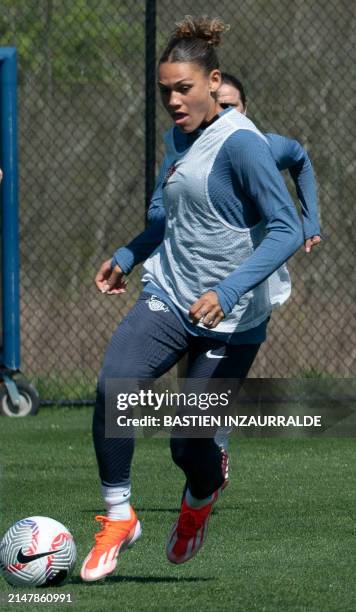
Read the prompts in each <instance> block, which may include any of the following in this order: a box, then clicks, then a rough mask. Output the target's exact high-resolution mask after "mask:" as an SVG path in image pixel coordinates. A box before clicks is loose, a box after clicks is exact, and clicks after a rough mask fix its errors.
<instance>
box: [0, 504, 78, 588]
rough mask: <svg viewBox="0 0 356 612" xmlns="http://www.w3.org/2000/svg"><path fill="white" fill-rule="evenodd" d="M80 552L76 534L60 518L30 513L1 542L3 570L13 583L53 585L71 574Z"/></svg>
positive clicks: (0, 562)
mask: <svg viewBox="0 0 356 612" xmlns="http://www.w3.org/2000/svg"><path fill="white" fill-rule="evenodd" d="M76 556H77V551H76V547H75V543H74V540H73V536H72V535H71V534H70V533H69V531H68V529H66V528H65V527H64V525H62V524H61V523H58V521H55V520H53V519H51V518H48V517H46V516H30V517H29V518H25V519H22V520H21V521H18V522H17V523H15V524H14V525H12V527H10V529H9V530H8V531H7V532H6V533H5V535H4V537H3V539H2V540H1V542H0V571H1V573H2V575H3V576H4V578H5V580H7V582H9V583H10V584H15V585H26V586H51V585H58V584H61V583H62V582H64V581H65V580H66V578H67V577H68V576H69V575H70V573H71V571H72V569H73V567H74V564H75V560H76Z"/></svg>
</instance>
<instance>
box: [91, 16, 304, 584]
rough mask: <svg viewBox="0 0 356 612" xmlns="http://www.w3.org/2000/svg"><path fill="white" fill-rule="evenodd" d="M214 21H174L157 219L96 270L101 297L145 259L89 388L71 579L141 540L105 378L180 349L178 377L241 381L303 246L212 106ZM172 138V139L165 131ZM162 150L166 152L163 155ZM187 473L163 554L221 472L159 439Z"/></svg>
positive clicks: (202, 445) (200, 527)
mask: <svg viewBox="0 0 356 612" xmlns="http://www.w3.org/2000/svg"><path fill="white" fill-rule="evenodd" d="M225 29H226V26H225V25H224V24H223V23H222V22H221V21H220V20H218V19H212V20H209V19H206V18H203V19H199V20H192V19H190V18H186V19H185V20H184V21H183V22H182V23H181V24H179V25H178V26H177V28H176V30H175V32H174V33H173V35H172V37H171V39H170V40H169V42H168V45H167V47H166V49H165V50H164V52H163V54H162V56H161V59H160V61H159V67H158V79H159V83H158V84H159V88H160V92H161V97H162V101H163V104H164V107H165V109H166V110H167V112H168V113H169V115H170V117H171V118H172V121H173V124H174V127H173V129H172V131H171V135H173V133H174V135H175V136H176V135H177V134H179V138H177V139H175V151H178V156H177V154H176V153H175V152H174V155H173V152H172V151H171V149H170V144H171V140H170V138H168V140H166V143H167V150H166V159H167V157H168V159H169V158H170V159H171V160H172V162H171V164H170V165H169V167H168V170H167V172H166V174H165V178H164V181H163V198H164V204H165V207H166V211H167V212H166V219H164V218H162V219H160V220H157V222H156V223H154V224H152V225H151V226H150V227H148V228H147V229H146V230H145V231H144V232H143V233H142V234H140V236H138V237H137V238H136V239H134V240H133V241H132V242H130V243H129V244H128V245H126V246H125V247H122V248H120V249H118V250H117V251H116V253H115V254H114V256H113V258H112V259H110V260H107V261H106V262H104V263H103V265H102V266H101V268H100V270H99V272H98V274H97V276H96V284H97V287H98V289H99V290H100V291H102V292H104V293H111V294H113V293H120V292H122V291H124V290H125V281H124V275H126V274H129V273H130V272H131V270H132V269H133V267H134V266H135V265H137V264H139V263H141V262H145V263H144V269H143V278H142V281H143V284H144V291H143V293H142V294H141V296H140V297H139V299H138V301H137V302H136V304H135V306H134V307H133V308H132V309H131V311H130V312H129V314H128V315H127V316H126V317H125V318H124V319H123V321H122V322H121V323H120V325H119V326H118V328H117V329H116V331H115V332H114V335H113V337H112V339H111V341H110V343H109V346H108V348H107V351H106V354H105V357H104V363H103V367H102V370H101V372H100V375H99V379H98V385H97V398H96V406H95V411H94V421H93V435H94V445H95V450H96V456H97V460H98V465H99V474H100V479H101V483H102V493H103V497H104V500H105V503H106V506H107V514H106V516H99V517H96V518H97V519H98V520H99V521H100V522H101V523H102V531H101V532H100V533H99V534H97V535H96V542H95V545H94V547H93V548H92V550H91V551H90V552H89V554H88V556H87V557H86V559H85V561H84V563H83V566H82V570H81V576H82V578H83V580H86V581H93V580H97V579H99V578H102V577H104V576H105V575H107V574H109V573H111V572H112V571H113V570H114V569H115V567H116V563H117V557H118V554H119V552H120V550H123V549H124V548H126V547H128V546H131V545H132V544H133V543H134V542H135V540H137V538H138V537H139V536H140V533H141V528H140V523H139V521H138V518H137V516H136V514H135V512H134V510H133V508H132V506H131V505H130V495H131V488H130V465H131V460H132V455H133V451H134V440H133V438H106V437H105V381H106V380H107V379H110V378H116V379H120V378H134V379H136V378H138V379H144V378H157V377H159V376H161V375H162V374H164V373H165V372H167V371H168V370H169V369H170V368H171V367H172V366H173V365H174V364H175V363H177V362H178V360H179V359H180V358H181V357H182V356H183V355H184V354H188V373H187V376H188V378H202V377H205V378H207V379H210V378H232V377H234V378H245V377H246V376H247V373H248V371H249V369H250V367H251V365H252V363H253V361H254V358H255V356H256V354H257V352H258V349H259V346H260V344H261V342H263V341H264V340H265V338H266V328H267V322H268V319H269V316H270V313H271V310H272V309H273V308H274V307H275V306H278V305H279V304H282V303H283V302H285V301H286V299H287V298H288V297H289V295H290V290H291V289H290V279H289V275H288V271H287V269H286V267H285V265H284V262H285V261H286V260H287V259H288V258H289V257H290V256H291V255H292V254H293V253H294V252H295V251H296V250H297V249H298V248H299V247H300V246H301V244H302V243H303V232H302V227H301V224H300V221H299V218H298V215H297V213H296V211H295V208H294V205H293V202H292V200H291V198H290V196H289V194H288V191H287V189H286V187H285V184H284V181H283V179H282V177H281V175H280V173H279V171H278V169H277V167H276V164H275V161H274V159H273V157H272V155H271V151H270V147H269V145H268V143H267V141H266V138H265V137H264V136H263V134H261V132H259V130H258V129H257V128H256V127H255V125H254V124H253V123H252V122H251V121H250V120H249V119H247V118H246V117H245V116H244V115H243V114H241V113H237V112H236V111H235V110H234V109H231V108H228V109H222V107H221V106H220V105H219V103H218V100H217V91H218V89H219V87H220V85H221V73H220V71H219V62H218V58H217V55H216V52H215V48H214V47H215V46H216V45H218V44H219V42H220V37H221V34H222V33H223V32H224V31H225ZM172 137H173V136H172ZM170 156H171V157H170ZM171 452H172V458H173V461H174V462H175V463H176V464H177V465H178V466H179V467H180V468H181V469H182V471H183V472H184V476H185V479H186V482H187V487H186V491H185V494H184V497H183V501H182V504H181V509H180V513H179V516H178V518H177V520H176V522H175V523H174V525H173V527H172V530H171V533H170V535H169V538H168V541H167V547H166V550H167V557H168V559H169V561H171V562H172V563H184V562H186V561H188V560H189V559H191V558H192V557H193V556H194V555H195V554H196V553H197V551H198V550H199V549H200V548H201V546H202V544H203V542H204V538H205V535H206V530H207V525H208V520H209V516H210V514H211V511H212V508H213V506H214V504H215V502H216V500H217V498H218V496H219V493H220V491H221V488H222V485H223V484H224V476H223V473H222V470H221V455H220V449H219V447H218V446H217V444H216V443H215V441H214V438H213V437H211V438H198V437H197V438H181V437H174V436H172V438H171Z"/></svg>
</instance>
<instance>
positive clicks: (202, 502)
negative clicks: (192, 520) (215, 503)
mask: <svg viewBox="0 0 356 612" xmlns="http://www.w3.org/2000/svg"><path fill="white" fill-rule="evenodd" d="M212 500H213V496H212V495H209V497H206V498H205V499H198V498H197V497H193V495H192V494H191V492H190V491H189V489H187V492H186V494H185V501H186V502H187V504H188V506H190V508H202V507H203V506H206V505H207V504H210V502H211V501H212Z"/></svg>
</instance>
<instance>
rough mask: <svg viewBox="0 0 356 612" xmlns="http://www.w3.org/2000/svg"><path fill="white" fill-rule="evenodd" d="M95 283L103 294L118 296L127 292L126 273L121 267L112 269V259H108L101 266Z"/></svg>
mask: <svg viewBox="0 0 356 612" xmlns="http://www.w3.org/2000/svg"><path fill="white" fill-rule="evenodd" d="M94 282H95V285H96V286H97V288H98V289H99V291H100V292H101V293H107V294H108V295H116V294H118V293H125V291H126V281H125V280H124V273H123V271H122V270H121V268H120V266H117V265H116V266H114V268H112V266H111V259H107V260H106V261H104V263H103V264H102V265H101V267H100V269H99V272H98V273H97V275H96V277H95V280H94Z"/></svg>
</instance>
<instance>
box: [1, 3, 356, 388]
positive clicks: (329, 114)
mask: <svg viewBox="0 0 356 612" xmlns="http://www.w3.org/2000/svg"><path fill="white" fill-rule="evenodd" d="M145 6H146V5H145V3H144V2H142V1H138V2H132V1H130V0H122V1H121V2H119V3H118V2H116V1H114V0H95V2H94V1H91V0H70V1H69V0H39V1H37V2H34V1H28V0H18V1H17V2H15V3H14V2H13V1H12V0H11V1H10V0H3V3H2V11H1V15H0V31H1V44H2V45H12V46H16V47H17V49H18V53H19V126H20V134H19V154H20V203H21V250H22V270H21V296H22V369H23V371H24V372H25V373H26V375H27V376H28V377H29V378H31V377H32V378H33V379H35V382H36V384H37V386H38V388H39V390H40V392H41V394H42V397H47V398H48V397H50V398H60V397H71V398H83V397H88V396H92V395H93V391H94V384H95V378H96V373H97V370H98V368H99V366H100V362H101V359H102V355H103V351H104V348H105V345H106V343H107V341H108V339H109V337H110V335H111V332H112V330H113V329H114V327H115V325H116V323H117V321H118V320H119V319H120V318H121V317H122V316H123V315H124V314H125V313H126V312H127V310H128V309H129V307H130V306H131V305H132V304H133V302H134V300H135V298H136V296H137V294H138V291H139V286H140V281H139V271H136V272H134V273H133V274H132V275H131V277H130V281H129V285H128V292H127V293H126V294H125V295H124V296H116V297H111V298H109V297H107V296H101V295H99V294H98V293H97V292H96V290H95V288H94V285H93V277H94V275H95V273H96V271H97V268H98V266H99V265H100V264H101V263H102V261H104V260H105V259H107V258H109V257H110V256H111V255H112V253H113V252H114V250H115V249H116V248H117V247H118V246H120V245H122V244H125V243H126V242H127V241H128V240H129V239H131V238H132V237H134V236H135V235H136V234H137V233H139V231H141V230H142V229H143V227H144V207H145V175H146V174H145V173H146V160H145V127H146V128H147V126H149V125H150V122H148V121H147V117H146V122H145V24H146V23H147V19H146V18H147V15H146V14H145ZM147 6H148V7H149V9H152V10H153V8H154V3H153V2H151V3H150V2H148V3H147ZM185 14H194V15H200V14H209V15H211V16H219V17H221V18H222V19H224V20H225V21H226V22H227V23H229V24H230V26H231V29H230V31H229V32H228V33H227V34H226V35H225V40H224V44H223V46H222V47H221V49H220V60H221V67H222V68H223V69H225V70H227V71H228V72H230V73H232V74H234V75H236V76H238V77H239V78H240V79H241V80H242V81H243V83H244V85H245V88H246V90H247V96H248V115H249V117H250V118H251V119H252V120H253V121H254V122H255V123H256V124H257V125H258V127H259V128H260V129H261V130H262V131H265V132H275V133H278V134H283V135H286V136H291V137H293V138H296V139H297V140H299V141H300V142H301V143H302V144H303V146H305V147H306V148H307V150H308V152H309V154H310V157H311V159H312V162H313V165H314V168H315V172H316V175H317V179H318V185H319V199H320V212H321V223H322V229H323V234H324V238H325V240H324V243H323V244H322V246H320V247H318V248H316V249H314V250H313V252H312V254H311V255H309V256H307V255H305V254H304V253H303V252H302V251H300V252H299V253H298V254H296V255H295V256H294V258H293V259H292V261H291V262H290V270H291V274H292V279H293V282H294V291H293V296H292V299H290V300H289V302H288V303H287V305H286V306H284V307H283V308H282V309H281V310H280V311H279V312H278V313H277V312H276V313H275V314H274V315H273V317H272V322H271V324H270V333H269V340H268V342H267V343H266V344H265V346H264V347H263V348H262V350H261V351H260V354H259V356H258V359H257V361H256V364H255V366H254V369H253V372H252V375H254V376H265V377H267V376H268V377H288V376H308V375H314V376H319V375H322V374H329V375H333V376H338V377H351V376H354V374H355V364H356V277H355V270H356V255H355V253H356V248H355V247H356V244H355V242H356V241H355V221H356V215H355V210H356V203H355V198H354V192H355V182H354V172H355V169H356V168H355V161H354V160H355V157H354V153H355V147H356V142H355V133H354V129H355V119H356V118H355V108H354V100H355V97H356V91H355V82H354V81H352V76H354V75H352V62H353V60H354V57H353V53H354V45H353V44H352V33H353V31H354V29H355V6H354V5H353V4H352V3H351V2H348V1H347V0H333V1H331V2H327V3H325V2H322V1H321V0H319V1H317V2H315V1H312V0H300V1H298V2H292V3H291V2H287V1H286V0H283V1H282V2H281V1H278V2H277V0H263V1H262V0H247V1H245V2H240V3H238V4H236V3H233V2H228V1H227V0H222V1H221V2H220V3H219V4H217V3H216V2H210V1H209V0H196V1H195V2H194V3H191V2H188V1H185V0H180V2H171V1H170V2H168V1H167V0H160V1H158V2H157V50H158V53H159V51H160V50H161V49H162V48H163V46H164V43H165V40H166V38H167V36H168V34H169V33H170V31H171V30H172V28H173V27H174V23H175V22H176V21H177V20H179V19H181V18H182V17H183V16H184V15H185ZM151 21H152V20H151ZM148 40H150V37H148ZM152 44H154V37H152ZM146 85H147V83H146ZM157 118H158V120H157V143H158V145H157V149H158V150H157V159H158V161H160V160H161V157H162V146H161V142H162V133H163V131H164V129H165V128H166V127H168V126H169V120H168V118H167V117H166V116H164V113H163V111H162V109H161V108H160V107H159V106H157ZM151 136H153V135H151ZM287 180H288V179H287ZM290 187H291V192H292V193H293V188H292V186H291V185H290Z"/></svg>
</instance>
